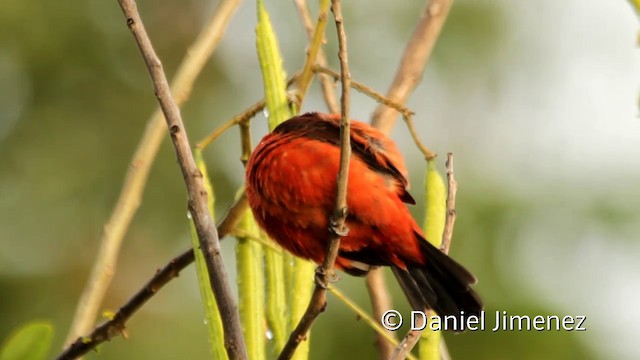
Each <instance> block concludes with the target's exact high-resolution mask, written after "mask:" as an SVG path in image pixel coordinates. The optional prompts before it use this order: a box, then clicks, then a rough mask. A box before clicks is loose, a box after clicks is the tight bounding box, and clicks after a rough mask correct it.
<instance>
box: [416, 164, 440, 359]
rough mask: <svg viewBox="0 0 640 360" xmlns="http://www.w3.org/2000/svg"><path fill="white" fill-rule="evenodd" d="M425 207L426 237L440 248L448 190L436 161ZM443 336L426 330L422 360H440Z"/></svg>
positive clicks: (429, 171) (428, 180) (429, 169)
mask: <svg viewBox="0 0 640 360" xmlns="http://www.w3.org/2000/svg"><path fill="white" fill-rule="evenodd" d="M425 206H426V211H425V218H424V229H425V230H424V232H425V237H426V238H427V240H428V241H429V242H430V243H432V244H433V245H434V246H436V247H440V245H441V244H442V233H443V232H444V224H445V220H446V216H447V190H446V188H445V185H444V179H443V178H442V175H440V173H439V172H438V170H437V169H436V162H435V160H434V159H430V160H428V161H427V174H426V179H425ZM441 336H442V334H441V333H440V331H433V330H430V329H429V327H428V326H427V327H426V328H425V329H424V331H423V332H422V336H421V337H420V342H419V348H418V351H419V355H420V359H421V360H440V341H441Z"/></svg>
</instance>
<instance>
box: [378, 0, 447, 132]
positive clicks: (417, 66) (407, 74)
mask: <svg viewBox="0 0 640 360" xmlns="http://www.w3.org/2000/svg"><path fill="white" fill-rule="evenodd" d="M452 3H453V0H429V1H428V4H427V6H426V8H425V11H424V13H423V14H422V17H421V19H420V22H419V23H418V25H417V26H416V28H415V30H414V31H413V34H412V35H411V39H410V40H409V42H408V43H407V47H406V48H405V50H404V54H403V55H402V60H401V61H400V66H399V67H398V70H397V72H396V75H395V78H394V79H393V83H392V84H391V87H390V88H389V91H388V92H387V97H388V98H389V99H391V100H393V101H395V102H398V103H401V104H404V103H406V101H407V99H408V98H409V95H411V93H412V92H413V89H415V87H416V86H417V85H418V84H419V83H420V80H422V73H423V71H424V67H425V65H426V64H427V61H428V60H429V57H430V56H431V52H432V51H433V48H434V46H435V44H436V41H437V40H438V36H439V35H440V31H441V30H442V27H443V26H444V23H445V20H446V19H447V15H448V14H449V9H451V4H452ZM396 116H397V112H396V111H395V110H393V109H391V108H389V107H387V106H384V105H379V106H378V107H377V108H376V111H375V112H374V113H373V116H372V118H371V122H372V124H373V125H374V126H375V127H377V128H379V129H381V130H382V131H383V132H389V130H390V129H391V128H392V127H393V124H394V123H395V120H396Z"/></svg>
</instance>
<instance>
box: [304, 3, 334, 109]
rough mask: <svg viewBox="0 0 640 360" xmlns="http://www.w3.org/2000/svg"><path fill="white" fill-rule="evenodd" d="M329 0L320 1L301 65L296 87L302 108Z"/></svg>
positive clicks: (311, 76) (322, 31)
mask: <svg viewBox="0 0 640 360" xmlns="http://www.w3.org/2000/svg"><path fill="white" fill-rule="evenodd" d="M329 4H330V2H329V0H321V1H320V10H319V12H318V21H317V22H316V26H315V29H314V30H313V36H312V38H311V42H310V44H309V49H307V57H306V59H305V62H304V66H303V67H302V72H301V73H300V77H299V78H298V81H297V84H296V85H297V87H298V102H299V104H298V105H299V106H298V108H302V100H303V98H304V95H305V94H306V93H307V89H308V88H309V84H310V83H311V79H312V78H313V71H312V68H313V65H315V63H316V61H317V59H318V51H319V50H320V46H321V45H322V39H323V38H324V29H325V28H326V27H327V18H328V17H329V14H328V12H329Z"/></svg>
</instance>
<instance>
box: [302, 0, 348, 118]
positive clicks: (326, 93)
mask: <svg viewBox="0 0 640 360" xmlns="http://www.w3.org/2000/svg"><path fill="white" fill-rule="evenodd" d="M294 2H295V4H296V9H298V14H299V15H300V20H301V21H302V25H303V26H304V28H305V30H306V31H307V36H308V37H309V41H311V40H313V21H312V20H311V15H310V14H309V8H308V7H307V1H306V0H295V1H294ZM316 63H317V64H318V65H320V66H322V67H326V66H327V57H326V56H325V54H324V51H323V50H322V48H319V49H318V57H317V58H316ZM317 76H318V79H319V80H320V87H321V88H322V96H323V97H324V102H325V103H326V104H327V108H328V109H329V112H330V113H332V114H337V113H338V112H340V105H339V104H338V101H337V100H336V93H335V90H334V82H333V81H332V80H331V78H329V77H328V76H326V75H317Z"/></svg>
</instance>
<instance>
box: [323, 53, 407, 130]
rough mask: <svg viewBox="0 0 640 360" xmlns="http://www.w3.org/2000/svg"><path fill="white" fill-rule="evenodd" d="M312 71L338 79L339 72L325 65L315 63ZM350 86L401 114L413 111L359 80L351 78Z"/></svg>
mask: <svg viewBox="0 0 640 360" xmlns="http://www.w3.org/2000/svg"><path fill="white" fill-rule="evenodd" d="M313 72H315V73H322V74H326V75H329V76H331V77H332V78H333V79H334V80H335V81H340V74H338V73H337V72H335V71H333V70H331V69H329V68H327V67H323V66H320V65H315V66H314V67H313ZM351 87H352V88H353V89H354V90H356V91H359V92H361V93H363V94H365V95H367V96H369V97H370V98H372V99H373V100H375V101H377V102H379V103H381V104H385V105H386V106H389V107H391V108H393V109H395V110H397V111H398V112H399V113H401V114H413V111H411V110H410V109H408V108H407V107H405V106H404V105H402V104H400V103H397V102H395V101H392V100H390V99H388V98H387V97H385V96H384V95H383V94H382V93H380V92H377V91H375V90H373V89H372V88H370V87H368V86H367V85H364V84H363V83H361V82H358V81H354V80H351ZM386 133H388V132H386Z"/></svg>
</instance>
